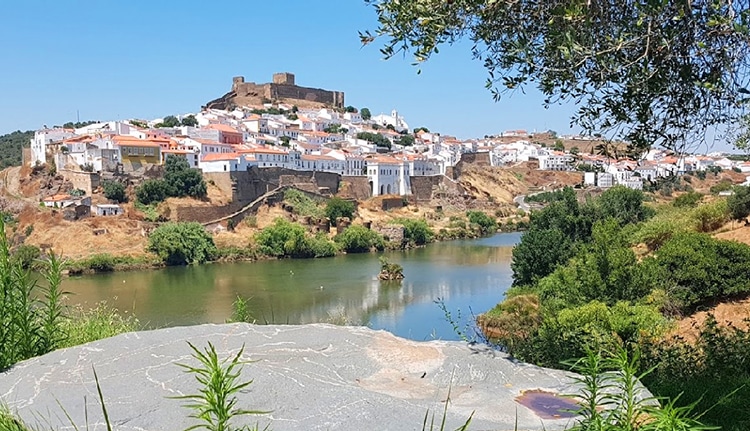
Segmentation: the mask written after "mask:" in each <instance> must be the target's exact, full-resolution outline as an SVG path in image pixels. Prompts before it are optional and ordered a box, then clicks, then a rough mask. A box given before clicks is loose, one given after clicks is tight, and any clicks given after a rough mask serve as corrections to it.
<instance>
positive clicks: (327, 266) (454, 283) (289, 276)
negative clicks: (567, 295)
mask: <svg viewBox="0 0 750 431" xmlns="http://www.w3.org/2000/svg"><path fill="white" fill-rule="evenodd" d="M519 237H520V236H519V235H518V234H499V235H496V236H493V237H491V238H484V239H480V240H474V241H453V242H446V243H438V244H433V245H430V246H428V247H425V248H422V249H416V250H409V251H405V252H389V253H387V257H388V258H389V259H390V260H391V261H393V262H396V263H398V264H400V265H402V266H403V267H404V274H405V276H406V278H405V279H404V280H403V281H402V282H401V283H400V285H399V284H398V283H396V284H394V283H392V282H390V283H383V282H381V281H379V280H377V277H376V275H377V273H378V271H379V268H380V264H379V262H378V255H375V254H364V255H348V256H338V257H335V258H331V259H317V260H281V261H267V262H253V263H233V264H215V265H203V266H195V267H180V268H167V269H164V270H159V271H138V272H127V273H117V274H105V275H96V276H88V277H80V278H71V279H68V280H66V281H65V282H64V286H63V287H64V288H65V289H66V290H68V291H71V292H74V293H75V296H74V297H73V298H72V301H71V302H73V303H82V304H88V305H91V304H95V303H97V302H99V301H102V300H106V301H108V302H109V303H111V304H114V305H115V306H116V307H117V308H119V309H120V310H129V311H130V312H133V313H135V315H136V316H138V317H139V319H140V320H141V322H144V323H147V324H148V325H149V326H150V327H164V326H174V325H187V324H196V323H206V322H214V323H220V322H224V321H226V319H228V318H229V316H230V315H231V311H232V306H231V304H232V302H233V301H234V300H235V298H236V297H237V296H241V297H243V298H249V299H250V302H249V307H250V312H251V313H252V315H253V316H254V317H255V318H256V319H257V321H258V322H261V323H265V322H268V323H312V322H328V321H331V322H336V323H357V324H363V325H368V326H371V327H373V328H376V329H381V328H382V329H387V330H389V331H392V332H394V333H396V334H398V335H400V336H404V337H408V338H412V339H419V340H422V339H429V338H432V337H436V338H442V339H456V338H457V336H456V334H455V333H454V332H453V329H452V327H451V325H449V324H448V323H447V322H445V321H444V319H443V313H442V311H441V310H440V309H439V308H438V307H437V306H436V305H435V303H434V301H435V300H436V299H437V298H442V299H443V300H444V301H445V305H446V306H447V307H448V309H449V310H453V311H456V310H459V309H460V310H462V312H463V315H464V318H466V317H467V314H468V313H469V309H471V310H472V311H474V312H476V313H480V312H483V311H486V310H487V309H489V308H491V307H492V306H494V305H495V304H496V303H497V302H498V301H499V300H501V299H502V296H503V293H504V292H505V290H506V289H507V287H508V286H509V285H510V282H511V271H510V258H511V248H512V246H513V245H514V244H515V243H516V242H517V241H518V239H519Z"/></svg>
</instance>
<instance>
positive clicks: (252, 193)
mask: <svg viewBox="0 0 750 431" xmlns="http://www.w3.org/2000/svg"><path fill="white" fill-rule="evenodd" d="M204 175H205V177H206V179H207V181H208V180H210V181H213V183H214V184H215V185H216V186H217V187H219V189H220V190H222V191H223V192H224V193H225V194H227V195H231V196H232V201H233V202H236V203H238V204H240V205H246V204H248V203H250V202H252V201H254V200H255V199H257V198H259V197H260V196H262V195H263V194H265V193H268V192H270V191H271V190H273V189H275V188H278V187H280V186H293V187H297V188H299V189H302V190H305V191H308V192H311V193H315V194H330V195H335V194H336V193H338V190H339V183H340V175H338V174H334V173H331V172H313V171H295V170H292V169H285V168H262V169H261V168H258V167H256V166H253V167H251V168H250V169H248V170H247V171H238V172H214V173H206V174H204Z"/></svg>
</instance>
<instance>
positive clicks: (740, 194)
mask: <svg viewBox="0 0 750 431" xmlns="http://www.w3.org/2000/svg"><path fill="white" fill-rule="evenodd" d="M727 205H728V206H729V212H730V213H731V214H732V218H733V219H734V220H745V219H747V216H748V215H750V187H747V186H736V187H735V188H734V194H732V195H731V196H729V197H728V198H727Z"/></svg>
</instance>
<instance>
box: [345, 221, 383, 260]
mask: <svg viewBox="0 0 750 431" xmlns="http://www.w3.org/2000/svg"><path fill="white" fill-rule="evenodd" d="M334 241H336V243H337V244H338V245H339V248H340V249H341V250H343V251H345V252H347V253H366V252H368V251H370V250H372V249H377V250H383V248H385V239H384V238H383V235H380V234H379V233H377V232H375V231H373V230H371V229H367V228H366V227H364V226H362V225H351V226H349V227H348V228H346V229H344V231H343V232H341V233H340V234H338V235H336V237H335V238H334Z"/></svg>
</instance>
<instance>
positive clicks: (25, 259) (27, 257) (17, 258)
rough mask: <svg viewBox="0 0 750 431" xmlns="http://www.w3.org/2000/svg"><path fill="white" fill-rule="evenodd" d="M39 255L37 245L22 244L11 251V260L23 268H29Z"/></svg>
mask: <svg viewBox="0 0 750 431" xmlns="http://www.w3.org/2000/svg"><path fill="white" fill-rule="evenodd" d="M40 256H41V251H40V250H39V247H36V246H33V245H26V244H22V245H20V246H18V248H16V250H15V251H14V252H13V262H14V263H15V264H18V265H20V266H21V268H23V269H31V268H32V267H34V265H35V263H36V262H37V260H38V259H39V257H40Z"/></svg>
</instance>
